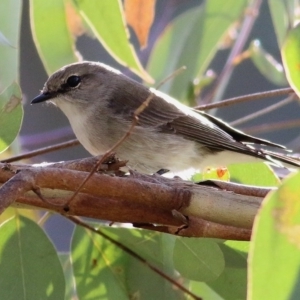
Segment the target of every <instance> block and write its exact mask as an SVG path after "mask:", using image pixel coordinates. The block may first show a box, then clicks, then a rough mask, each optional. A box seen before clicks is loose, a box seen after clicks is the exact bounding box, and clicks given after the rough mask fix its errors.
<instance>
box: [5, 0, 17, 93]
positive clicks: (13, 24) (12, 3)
mask: <svg viewBox="0 0 300 300" xmlns="http://www.w3.org/2000/svg"><path fill="white" fill-rule="evenodd" d="M21 2H22V1H21V0H1V1H0V29H1V34H2V35H3V36H5V38H6V40H7V41H9V43H10V44H11V45H12V46H13V47H5V46H4V45H0V70H1V72H0V93H1V92H2V91H3V90H4V89H5V88H7V87H8V86H9V85H10V84H11V83H12V82H13V81H17V80H18V77H19V37H20V28H21V26H20V23H21ZM2 40H3V39H2Z"/></svg>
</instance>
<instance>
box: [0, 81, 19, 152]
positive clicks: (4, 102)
mask: <svg viewBox="0 0 300 300" xmlns="http://www.w3.org/2000/svg"><path fill="white" fill-rule="evenodd" d="M21 100H22V93H21V90H20V87H19V86H18V85H17V84H16V83H13V84H11V85H10V86H9V87H8V88H7V89H6V90H5V91H3V93H2V94H0V152H2V151H4V150H5V149H6V148H7V147H8V146H9V145H10V144H11V143H12V142H13V140H14V139H15V138H16V136H17V135H18V133H19V131H20V128H21V124H22V120H23V107H22V104H21Z"/></svg>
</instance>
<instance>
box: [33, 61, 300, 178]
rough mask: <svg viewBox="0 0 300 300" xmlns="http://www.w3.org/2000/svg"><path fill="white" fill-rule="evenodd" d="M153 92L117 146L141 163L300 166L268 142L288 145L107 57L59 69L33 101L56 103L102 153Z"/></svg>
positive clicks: (145, 168)
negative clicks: (137, 76)
mask: <svg viewBox="0 0 300 300" xmlns="http://www.w3.org/2000/svg"><path fill="white" fill-rule="evenodd" d="M150 95H151V96H150ZM149 96H150V98H149V99H148V97H149ZM147 99H148V100H149V103H148V105H147V106H146V107H145V108H144V109H141V112H140V114H138V116H137V117H138V120H137V123H136V126H134V127H133V128H132V130H131V132H130V135H129V136H128V138H126V139H124V141H123V142H122V143H121V144H120V146H119V147H118V148H117V149H116V150H115V151H116V153H117V156H118V157H119V158H120V159H122V160H128V165H129V166H130V167H131V168H133V169H136V170H137V171H140V172H144V173H153V172H156V171H158V170H160V169H167V170H170V171H172V172H178V171H183V170H187V169H189V168H194V169H201V168H203V167H220V166H226V165H229V164H232V163H239V162H254V161H266V162H269V163H272V164H275V165H277V166H283V165H285V166H290V167H300V161H298V160H296V159H294V158H291V157H288V156H287V155H283V154H279V153H276V152H273V151H272V152H271V151H269V150H266V149H264V148H263V146H272V147H277V148H282V149H284V148H285V147H283V146H281V145H278V144H275V143H272V142H269V141H267V140H264V139H260V138H256V137H253V136H250V135H247V134H245V133H243V132H241V131H239V130H236V129H234V128H233V127H231V126H229V125H228V124H227V123H225V122H223V121H222V120H220V119H218V118H216V117H213V116H211V115H209V114H207V113H205V112H202V111H196V110H194V109H192V108H189V107H187V106H185V105H183V104H181V103H179V102H178V101H177V100H175V99H173V98H171V97H169V96H168V95H166V94H164V93H162V92H159V91H157V90H155V89H151V88H150V89H149V88H147V87H145V86H144V85H142V84H140V83H138V82H136V81H134V80H132V79H130V78H128V77H126V76H125V75H123V74H122V73H120V72H119V71H117V70H115V69H113V68H111V67H109V66H107V65H104V64H101V63H96V62H86V61H84V62H79V63H74V64H70V65H67V66H65V67H63V68H61V69H59V70H58V71H56V72H55V73H54V74H52V75H51V76H50V77H49V79H48V80H47V82H46V83H45V85H44V88H43V90H42V92H41V94H40V95H39V96H37V97H36V98H34V99H33V100H32V102H31V103H39V102H44V101H51V102H52V103H54V104H55V105H57V106H58V107H59V108H60V109H61V110H62V111H63V112H64V114H65V115H66V116H67V118H68V119H69V121H70V124H71V126H72V128H73V130H74V133H75V135H76V136H77V138H78V140H79V141H80V143H81V144H82V145H83V146H84V147H85V148H86V150H87V151H89V152H90V153H91V154H92V155H100V154H103V153H104V152H106V151H107V150H109V149H110V148H111V147H113V146H114V145H115V144H116V143H117V142H118V141H119V140H120V139H121V138H122V137H123V136H124V135H125V134H126V133H127V132H128V131H129V129H130V127H131V125H132V122H133V119H134V112H135V111H136V109H138V108H139V107H140V106H141V105H142V104H143V103H144V102H145V101H146V100H147Z"/></svg>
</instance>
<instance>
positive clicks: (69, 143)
mask: <svg viewBox="0 0 300 300" xmlns="http://www.w3.org/2000/svg"><path fill="white" fill-rule="evenodd" d="M77 145H79V141H78V140H77V139H74V140H70V141H67V142H63V143H59V144H55V145H52V146H48V147H44V148H40V149H37V150H34V151H30V152H27V153H24V154H20V155H16V156H13V157H10V158H7V159H3V160H1V161H0V162H2V163H11V162H14V161H19V160H21V159H27V158H31V157H34V156H37V155H41V154H45V153H48V152H52V151H56V150H61V149H65V148H68V147H73V146H77Z"/></svg>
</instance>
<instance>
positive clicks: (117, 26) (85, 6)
mask: <svg viewBox="0 0 300 300" xmlns="http://www.w3.org/2000/svg"><path fill="white" fill-rule="evenodd" d="M75 4H76V5H77V8H78V11H79V12H80V14H81V15H82V16H83V18H84V20H85V21H86V23H87V24H88V25H89V26H90V28H91V30H92V31H93V33H94V34H95V36H96V37H97V39H98V40H99V41H100V42H101V44H102V45H103V46H104V47H105V49H106V50H107V51H108V52H109V54H110V55H111V56H112V57H113V58H114V59H115V60H116V61H118V62H119V63H120V64H122V65H124V66H126V67H128V68H129V69H130V70H131V71H133V72H134V73H135V74H137V75H138V76H140V77H141V78H143V79H144V80H145V81H147V82H149V83H152V82H153V79H152V78H151V77H150V75H149V74H148V73H147V72H146V71H145V70H144V69H143V67H142V65H141V63H140V61H139V59H138V57H137V55H136V53H135V50H134V48H133V46H132V45H131V44H130V42H129V31H128V28H127V25H126V23H125V17H124V14H123V6H122V2H121V1H119V0H110V1H98V0H89V1H84V0H75Z"/></svg>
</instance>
